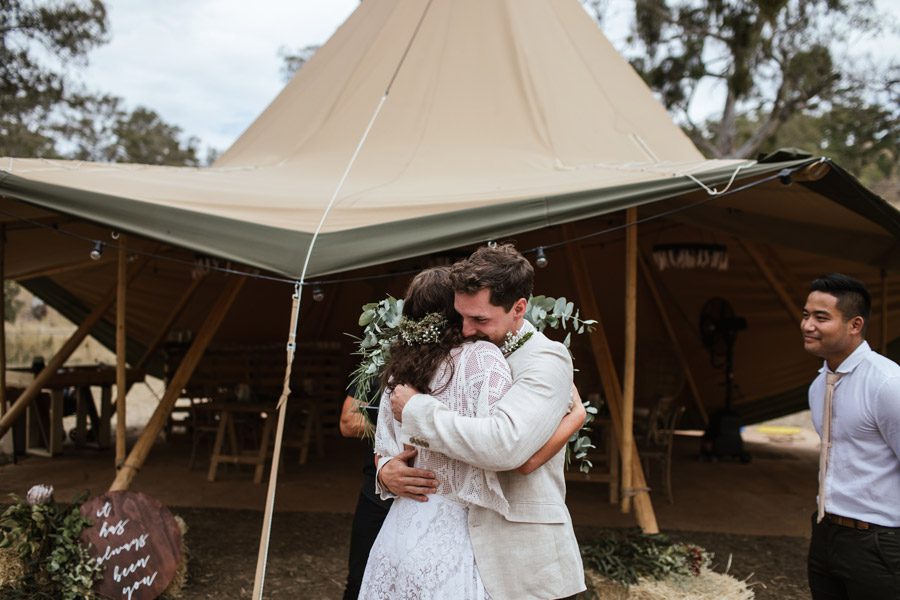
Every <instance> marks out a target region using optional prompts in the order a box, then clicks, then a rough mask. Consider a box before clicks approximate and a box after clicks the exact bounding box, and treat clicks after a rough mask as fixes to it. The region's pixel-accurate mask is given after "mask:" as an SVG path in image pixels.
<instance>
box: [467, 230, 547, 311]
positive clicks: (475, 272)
mask: <svg viewBox="0 0 900 600" xmlns="http://www.w3.org/2000/svg"><path fill="white" fill-rule="evenodd" d="M450 280H451V281H452V282H453V289H454V290H455V291H457V292H461V293H463V294H475V293H478V291H479V290H483V289H485V288H487V289H489V290H491V295H490V302H491V304H493V305H494V306H502V307H503V308H504V309H505V310H507V311H508V310H511V309H512V307H513V304H515V303H516V301H517V300H518V299H519V298H525V299H526V300H527V299H528V298H529V297H531V292H532V290H533V289H534V267H532V266H531V263H530V262H528V259H527V258H525V257H524V256H522V254H521V253H520V252H519V251H518V250H516V248H515V246H513V245H512V244H501V245H499V246H482V247H481V248H479V249H478V250H476V251H475V252H473V253H472V255H471V256H470V257H469V258H467V259H464V260H461V261H459V262H457V263H456V264H454V265H453V266H452V267H450Z"/></svg>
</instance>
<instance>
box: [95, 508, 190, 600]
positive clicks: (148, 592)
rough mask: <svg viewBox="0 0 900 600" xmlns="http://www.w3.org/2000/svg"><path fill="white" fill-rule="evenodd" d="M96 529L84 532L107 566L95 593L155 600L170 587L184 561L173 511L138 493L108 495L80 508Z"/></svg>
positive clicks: (130, 598)
mask: <svg viewBox="0 0 900 600" xmlns="http://www.w3.org/2000/svg"><path fill="white" fill-rule="evenodd" d="M81 514H82V515H83V516H84V517H85V518H87V519H88V520H90V521H91V522H92V523H93V525H92V526H91V527H88V528H87V529H85V530H84V531H83V532H82V534H81V539H82V541H84V542H86V543H88V544H90V546H91V549H90V552H91V555H92V556H94V557H96V558H97V560H98V561H99V562H100V564H101V565H102V566H103V567H104V570H103V579H101V580H100V581H98V582H97V583H96V584H95V585H94V591H96V592H97V593H98V594H100V595H102V596H103V597H107V598H113V599H116V600H118V599H120V598H122V599H124V600H152V599H153V598H156V597H158V596H159V595H160V594H162V592H163V591H164V590H165V589H166V588H167V587H168V586H169V583H170V582H171V581H172V578H173V577H174V576H175V570H176V568H177V567H178V563H179V561H180V560H181V531H180V530H179V529H178V524H177V523H176V522H175V519H174V517H172V513H170V512H169V510H168V509H167V508H166V507H165V506H163V505H162V504H160V503H159V502H158V501H157V500H155V499H153V498H151V497H150V496H147V495H146V494H142V493H140V492H107V493H105V494H103V495H102V496H96V497H94V498H91V499H90V500H88V501H87V502H85V503H84V504H83V505H82V506H81Z"/></svg>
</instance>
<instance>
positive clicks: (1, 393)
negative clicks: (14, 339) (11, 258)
mask: <svg viewBox="0 0 900 600" xmlns="http://www.w3.org/2000/svg"><path fill="white" fill-rule="evenodd" d="M0 282H2V284H3V294H2V295H3V303H2V304H0V416H3V415H4V414H6V408H7V406H6V225H0ZM0 437H2V436H0Z"/></svg>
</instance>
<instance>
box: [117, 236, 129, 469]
mask: <svg viewBox="0 0 900 600" xmlns="http://www.w3.org/2000/svg"><path fill="white" fill-rule="evenodd" d="M118 254H119V256H118V261H117V264H116V467H117V468H118V466H119V465H121V464H122V463H123V462H124V461H125V451H126V448H125V433H126V425H127V423H126V421H125V418H126V410H125V408H126V406H125V405H126V402H125V395H126V394H127V393H128V384H127V383H126V382H125V367H126V365H125V357H126V352H127V349H126V342H127V338H126V337H125V333H126V332H125V308H126V302H127V301H126V293H125V290H126V288H127V287H128V282H127V278H128V241H127V239H126V238H125V236H124V235H120V236H119V253H118Z"/></svg>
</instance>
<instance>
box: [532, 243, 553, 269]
mask: <svg viewBox="0 0 900 600" xmlns="http://www.w3.org/2000/svg"><path fill="white" fill-rule="evenodd" d="M549 263H550V261H549V260H548V259H547V255H546V254H544V247H543V246H538V248H537V252H536V253H535V257H534V264H536V265H537V267H538V268H539V269H543V268H544V267H546V266H547V265H548V264H549Z"/></svg>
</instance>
